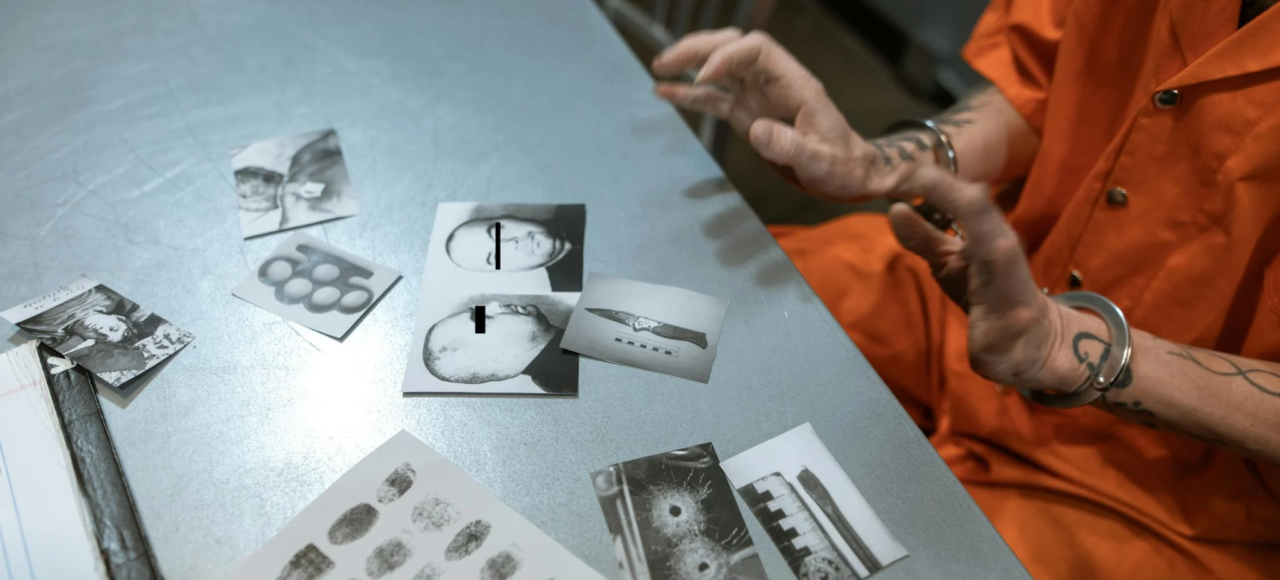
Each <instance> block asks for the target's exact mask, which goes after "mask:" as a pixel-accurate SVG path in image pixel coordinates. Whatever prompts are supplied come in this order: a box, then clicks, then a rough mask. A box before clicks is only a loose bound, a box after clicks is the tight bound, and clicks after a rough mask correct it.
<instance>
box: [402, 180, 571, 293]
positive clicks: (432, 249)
mask: <svg viewBox="0 0 1280 580" xmlns="http://www.w3.org/2000/svg"><path fill="white" fill-rule="evenodd" d="M586 227H587V206H585V205H582V204H570V205H555V204H479V203H469V202H453V203H442V204H440V205H439V206H437V208H436V221H435V227H434V228H433V229H432V231H431V243H430V246H429V248H428V250H427V266H426V275H425V276H424V279H429V280H439V281H447V284H448V285H449V288H450V289H451V290H452V291H453V292H454V293H465V292H471V293H475V292H504V293H508V294H540V293H547V292H581V291H582V274H583V269H582V268H583V266H582V255H583V240H584V238H585V234H586Z"/></svg>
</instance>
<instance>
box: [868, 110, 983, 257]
mask: <svg viewBox="0 0 1280 580" xmlns="http://www.w3.org/2000/svg"><path fill="white" fill-rule="evenodd" d="M906 129H925V130H927V131H929V132H930V133H933V142H932V144H931V145H930V149H932V150H933V160H934V162H935V163H937V164H938V165H945V166H946V168H947V169H948V170H949V171H951V174H952V175H959V173H960V162H959V161H958V160H957V158H956V148H955V146H954V145H952V144H951V137H950V136H948V135H947V132H946V131H943V130H942V127H939V126H938V124H937V123H935V122H933V120H932V119H903V120H901V121H898V122H895V123H894V124H892V125H889V127H888V128H886V129H885V130H884V132H883V133H881V134H880V135H881V136H882V137H883V136H887V135H892V134H894V133H897V132H899V131H904V130H906ZM944 161H945V163H944ZM910 205H911V207H912V209H915V210H916V213H918V214H920V217H923V218H924V220H925V221H927V222H929V223H930V224H933V227H935V228H938V229H939V230H941V231H944V232H946V231H951V232H954V233H955V236H956V237H957V238H959V239H962V240H963V239H964V232H962V231H961V230H960V227H959V226H957V225H956V221H955V219H954V218H952V217H951V216H950V215H948V214H947V213H946V212H944V211H942V210H940V209H938V208H936V207H934V206H933V205H932V204H930V203H929V202H927V201H920V202H918V203H913V204H910Z"/></svg>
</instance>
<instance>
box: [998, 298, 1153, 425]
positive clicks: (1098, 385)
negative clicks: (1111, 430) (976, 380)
mask: <svg viewBox="0 0 1280 580" xmlns="http://www.w3.org/2000/svg"><path fill="white" fill-rule="evenodd" d="M1049 298H1050V299H1051V300H1053V301H1054V302H1057V303H1058V304H1061V305H1063V306H1066V307H1068V308H1077V309H1081V310H1087V311H1089V312H1092V313H1094V314H1096V315H1098V317H1099V318H1101V319H1102V322H1103V323H1105V324H1106V325H1107V331H1108V332H1109V333H1110V335H1111V336H1110V337H1109V343H1110V347H1108V348H1107V350H1106V351H1104V352H1103V354H1102V356H1101V357H1100V360H1099V361H1098V364H1096V365H1092V368H1091V370H1092V372H1091V373H1090V374H1089V378H1087V379H1085V381H1084V382H1083V383H1081V384H1080V386H1078V387H1076V388H1075V389H1073V390H1071V391H1066V392H1062V391H1032V390H1028V389H1018V393H1019V394H1021V395H1022V396H1023V397H1024V398H1026V399H1027V400H1029V401H1031V402H1032V403H1035V404H1037V405H1043V406H1045V407H1053V408H1055V409H1068V408H1071V407H1082V406H1084V405H1088V404H1089V403H1092V402H1094V401H1096V400H1098V399H1099V398H1100V397H1102V396H1103V395H1105V394H1107V391H1110V390H1111V389H1112V387H1114V386H1115V385H1116V382H1117V381H1118V380H1119V379H1120V377H1122V376H1124V374H1125V372H1126V371H1127V370H1128V368H1129V359H1130V357H1132V355H1133V337H1132V333H1131V332H1130V330H1129V321H1128V320H1126V319H1125V317H1124V312H1122V311H1121V310H1120V307H1119V306H1116V305H1115V303H1114V302H1112V301H1110V300H1108V299H1107V298H1106V297H1105V296H1103V295H1101V294H1098V293H1097V292H1088V291H1084V290H1076V291H1072V292H1064V293H1062V294H1056V295H1053V296H1050V297H1049ZM1117 353H1119V356H1116V354H1117Z"/></svg>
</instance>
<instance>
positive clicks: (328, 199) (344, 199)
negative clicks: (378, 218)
mask: <svg viewBox="0 0 1280 580" xmlns="http://www.w3.org/2000/svg"><path fill="white" fill-rule="evenodd" d="M231 168H232V170H233V171H235V178H236V198H237V203H238V207H239V209H240V229H241V234H242V235H243V236H244V237H245V238H251V237H253V236H259V235H262V234H269V233H272V232H277V231H280V230H287V229H291V228H296V227H300V226H305V225H310V224H314V223H318V222H323V221H328V220H331V219H336V218H340V217H348V216H353V215H356V213H357V211H358V210H357V207H356V200H355V195H354V194H353V193H352V191H351V179H350V177H348V175H347V166H346V163H345V161H343V157H342V148H341V146H340V145H339V144H338V133H337V132H336V131H334V130H333V129H328V130H324V131H316V132H312V133H303V134H300V135H291V136H288V137H280V138H276V139H268V140H265V141H258V142H256V143H253V144H251V145H248V146H245V147H241V148H238V149H236V150H234V151H232V152H231Z"/></svg>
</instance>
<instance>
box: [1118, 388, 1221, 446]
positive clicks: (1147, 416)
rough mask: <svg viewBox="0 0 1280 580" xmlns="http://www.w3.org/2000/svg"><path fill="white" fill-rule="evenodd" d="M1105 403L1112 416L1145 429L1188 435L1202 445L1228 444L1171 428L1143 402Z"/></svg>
mask: <svg viewBox="0 0 1280 580" xmlns="http://www.w3.org/2000/svg"><path fill="white" fill-rule="evenodd" d="M1103 402H1104V404H1106V407H1107V410H1108V411H1111V414H1113V415H1115V416H1117V417H1120V418H1122V419H1128V420H1130V421H1133V422H1135V423H1138V424H1139V425H1142V426H1143V427H1147V428H1150V429H1162V430H1165V431H1171V432H1173V433H1177V434H1179V435H1186V436H1187V437H1190V438H1192V439H1195V440H1197V441H1199V442H1201V443H1208V444H1209V445H1220V446H1224V447H1225V446H1227V442H1226V441H1222V440H1221V439H1214V438H1213V437H1205V436H1203V435H1196V434H1195V433H1188V432H1187V431H1183V430H1181V429H1175V428H1173V427H1170V426H1169V425H1167V424H1165V423H1163V422H1161V421H1160V418H1159V417H1157V416H1156V414H1155V412H1154V411H1152V410H1151V409H1150V408H1149V407H1147V406H1146V405H1143V404H1142V401H1107V400H1106V398H1105V397H1104V398H1103Z"/></svg>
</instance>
